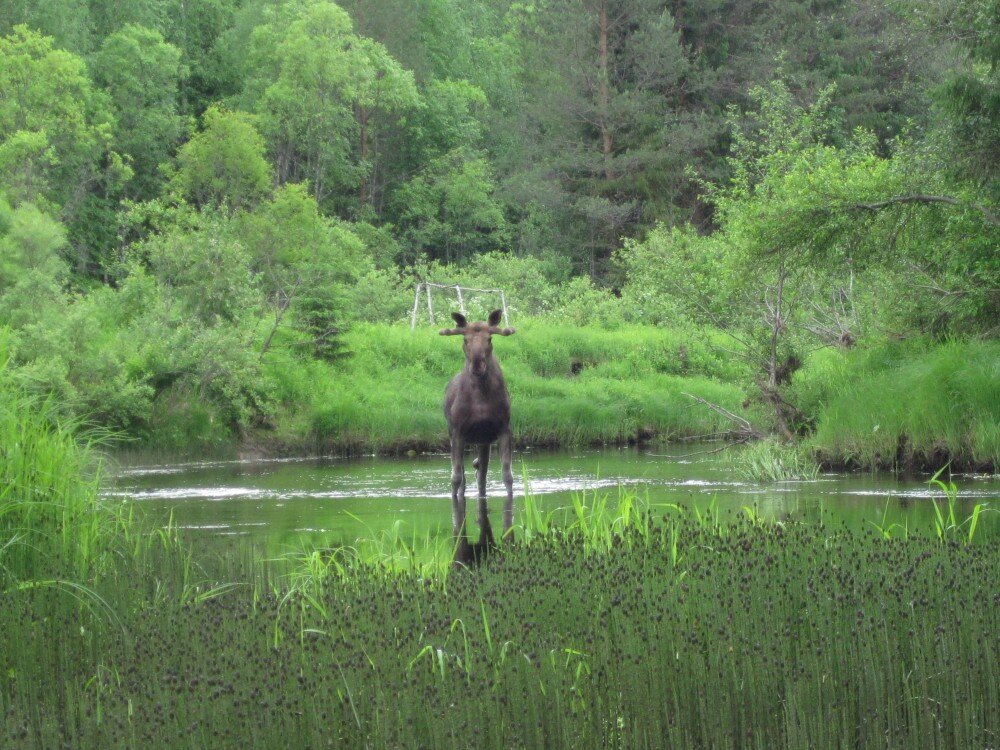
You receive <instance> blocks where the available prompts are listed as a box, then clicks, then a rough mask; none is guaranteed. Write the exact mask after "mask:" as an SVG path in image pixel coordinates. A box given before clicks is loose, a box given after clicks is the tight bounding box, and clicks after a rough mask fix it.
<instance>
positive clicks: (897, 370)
mask: <svg viewBox="0 0 1000 750" xmlns="http://www.w3.org/2000/svg"><path fill="white" fill-rule="evenodd" d="M894 350H896V351H894ZM998 368H1000V349H998V347H997V345H996V344H995V343H975V342H969V343H958V342H955V343H949V344H942V345H938V346H934V347H931V348H929V349H927V350H925V351H920V350H919V349H918V350H916V351H913V350H911V351H909V352H907V351H906V349H902V350H897V348H896V347H886V348H883V349H881V350H879V349H876V350H873V351H872V352H870V353H865V352H859V353H857V354H852V355H850V356H849V357H847V359H846V361H844V362H843V363H837V364H836V365H835V366H832V367H831V366H828V367H827V368H824V370H825V373H824V370H810V369H807V370H806V371H805V372H804V373H803V380H804V381H805V383H810V382H815V381H818V382H819V385H814V386H812V388H813V389H814V390H815V392H816V395H814V396H813V397H812V399H813V403H815V404H816V406H815V407H813V408H815V409H816V412H815V413H816V433H815V435H814V436H813V437H812V438H810V440H809V445H810V446H812V447H813V448H814V449H815V450H816V451H817V452H818V454H819V456H820V458H821V459H823V460H825V461H829V462H833V463H847V464H849V465H857V466H862V467H865V468H894V467H906V466H912V465H914V464H915V465H918V466H924V467H925V466H935V465H940V464H941V463H943V462H944V460H945V457H949V458H951V459H952V460H953V461H956V462H959V463H963V464H971V465H994V466H995V465H997V461H998V460H1000V430H998V425H1000V411H998V404H1000V390H998V384H1000V377H998V375H1000V369H998Z"/></svg>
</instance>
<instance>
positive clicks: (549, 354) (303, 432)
mask: <svg viewBox="0 0 1000 750" xmlns="http://www.w3.org/2000/svg"><path fill="white" fill-rule="evenodd" d="M344 343H345V348H346V349H347V351H348V352H349V353H348V354H347V355H346V356H345V357H344V358H343V359H342V360H340V361H339V362H337V363H334V364H324V363H318V362H307V361H303V360H300V359H295V358H292V357H291V356H290V355H289V354H288V353H284V354H276V355H275V357H273V358H272V359H271V360H270V363H269V367H270V373H271V375H272V377H273V378H274V380H275V382H276V384H277V385H276V392H277V395H278V400H279V401H280V403H282V404H283V406H282V407H281V409H280V413H279V416H278V417H277V419H276V421H277V423H278V424H279V425H280V426H279V428H278V430H276V431H275V432H274V433H272V434H271V435H270V436H265V437H270V438H272V439H275V440H276V441H277V442H279V443H281V442H285V443H287V444H290V445H294V444H296V443H299V444H302V443H303V442H309V441H313V442H314V443H315V444H319V445H325V446H330V447H335V448H355V449H375V450H400V449H406V448H410V447H441V446H443V445H445V444H446V434H447V433H446V426H445V422H444V417H443V415H442V412H441V403H442V400H443V395H444V389H445V386H446V385H447V383H448V381H449V380H450V379H451V378H452V377H453V376H454V375H455V374H456V373H457V372H458V371H459V370H460V369H461V367H462V365H463V363H464V360H463V355H462V350H461V345H460V342H458V341H457V340H456V339H448V338H441V337H440V336H438V335H437V332H436V331H434V330H427V329H418V330H417V331H410V330H409V328H408V327H405V326H375V325H364V326H358V327H356V328H354V329H352V330H351V331H350V332H349V333H348V334H346V335H345V337H344ZM494 351H495V353H496V355H497V358H498V359H499V361H500V364H501V366H502V368H503V370H504V374H505V377H506V379H507V383H508V386H509V389H510V392H511V398H512V400H513V405H514V408H513V429H514V433H515V438H516V439H517V440H518V442H520V443H521V444H528V445H554V444H559V445H568V444H596V443H623V442H628V441H634V440H637V439H645V438H649V437H652V436H662V437H681V436H692V435H703V434H712V433H716V432H720V431H724V430H726V429H728V425H726V424H724V423H723V422H722V421H721V420H720V418H719V417H718V416H717V415H715V414H713V413H711V412H710V411H708V410H706V409H703V408H702V407H699V406H697V405H696V404H694V402H693V401H691V399H689V398H687V397H686V396H684V395H682V394H683V392H685V391H686V392H691V393H694V394H696V395H700V396H702V397H704V398H706V399H708V400H710V401H713V402H717V403H720V404H722V405H724V406H725V407H726V408H728V409H731V410H734V411H738V410H740V409H741V406H740V404H741V403H742V402H743V400H744V397H743V393H742V391H741V390H740V389H739V388H738V387H737V386H734V385H732V384H729V383H725V382H723V381H724V380H731V379H735V378H736V376H737V373H738V372H739V368H740V365H739V364H738V363H734V362H733V361H732V360H731V359H729V358H728V357H727V356H725V355H722V354H720V353H719V352H718V351H717V350H715V349H713V348H711V347H709V346H707V345H706V344H704V343H701V342H700V340H699V339H697V338H696V337H692V336H687V335H685V334H684V333H682V332H676V331H669V330H662V329H658V328H653V327H638V326H634V327H626V328H623V329H622V330H619V331H613V332H611V331H605V330H599V329H587V328H579V327H572V326H554V325H550V324H543V323H541V322H537V321H525V322H524V323H523V324H521V325H519V326H518V332H517V334H516V335H515V336H513V337H509V338H504V339H497V341H496V342H495V343H494Z"/></svg>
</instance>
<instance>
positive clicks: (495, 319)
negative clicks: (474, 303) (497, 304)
mask: <svg viewBox="0 0 1000 750" xmlns="http://www.w3.org/2000/svg"><path fill="white" fill-rule="evenodd" d="M502 315H503V310H494V311H493V312H491V313H490V317H489V319H488V320H487V321H486V322H487V323H488V324H489V325H490V326H491V327H493V328H495V327H496V326H498V325H500V317H501V316H502Z"/></svg>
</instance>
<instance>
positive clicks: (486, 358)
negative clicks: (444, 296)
mask: <svg viewBox="0 0 1000 750" xmlns="http://www.w3.org/2000/svg"><path fill="white" fill-rule="evenodd" d="M451 317H453V318H454V319H455V323H456V324H457V325H458V327H457V328H445V329H444V330H442V331H441V335H442V336H463V337H464V341H463V344H462V349H463V350H464V351H465V367H463V368H462V371H461V372H460V373H458V375H456V376H455V377H454V378H452V381H451V382H450V383H449V384H448V388H447V390H446V391H445V394H444V417H445V419H446V420H448V435H449V437H450V438H451V512H452V523H453V525H454V529H455V542H456V548H455V562H456V563H461V564H466V563H469V562H472V561H473V560H474V559H478V558H480V557H482V556H484V555H485V554H486V552H487V551H488V550H489V549H490V548H491V547H494V546H495V544H496V543H495V542H494V540H493V530H492V529H491V528H490V519H489V515H488V511H487V508H486V469H487V468H488V467H489V463H490V444H491V443H493V442H496V441H499V444H500V462H501V464H502V467H503V483H504V487H506V488H507V499H506V501H505V502H504V506H503V530H504V535H505V536H506V535H507V534H508V532H509V531H510V527H511V525H512V524H513V523H514V475H513V474H511V471H510V453H511V434H510V396H509V395H508V393H507V384H506V383H505V382H504V379H503V373H501V372H500V364H499V363H498V362H497V360H496V358H495V357H494V356H493V343H492V337H493V336H510V335H511V334H512V333H514V329H513V328H499V327H498V324H499V323H500V310H494V311H493V312H491V313H490V317H489V320H488V321H487V322H486V323H483V322H479V321H477V322H475V323H471V324H470V323H468V322H466V320H465V316H464V315H460V314H459V313H452V314H451ZM467 444H472V445H477V446H479V455H478V457H477V458H476V459H475V460H474V461H473V464H472V465H473V466H474V467H475V468H476V482H477V484H478V487H479V543H478V544H477V545H475V547H472V546H470V545H469V539H468V535H467V534H466V529H465V446H466V445H467Z"/></svg>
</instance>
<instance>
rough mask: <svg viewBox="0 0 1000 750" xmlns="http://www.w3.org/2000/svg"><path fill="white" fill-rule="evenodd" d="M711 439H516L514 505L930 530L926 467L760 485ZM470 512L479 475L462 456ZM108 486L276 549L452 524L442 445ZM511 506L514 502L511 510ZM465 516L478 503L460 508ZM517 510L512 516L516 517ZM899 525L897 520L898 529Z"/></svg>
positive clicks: (964, 511)
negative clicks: (532, 445) (611, 503)
mask: <svg viewBox="0 0 1000 750" xmlns="http://www.w3.org/2000/svg"><path fill="white" fill-rule="evenodd" d="M714 449H715V447H714V446H708V447H706V446H700V445H689V444H687V445H672V446H666V447H659V448H622V449H618V448H615V449H603V450H579V451H568V452H549V451H544V452H542V451H537V452H536V451H530V450H529V451H522V452H519V453H517V454H515V457H514V467H513V468H514V475H515V479H514V491H515V498H516V499H515V508H516V509H520V508H521V507H523V494H524V490H525V486H527V487H528V490H529V492H530V493H531V495H532V498H533V499H534V500H535V502H536V503H538V505H540V506H541V507H542V508H543V509H546V510H551V509H557V508H561V507H565V506H568V505H569V504H571V502H572V499H573V495H574V493H585V494H584V498H585V500H584V502H589V501H590V500H588V498H590V499H592V498H593V497H594V496H595V495H594V493H610V496H611V499H612V500H614V499H616V498H617V497H618V496H619V487H624V488H627V489H628V490H630V491H634V492H635V493H637V494H638V495H639V496H640V497H642V498H643V499H648V501H649V502H650V503H651V504H652V505H653V506H654V507H655V506H657V505H660V504H678V505H685V506H690V507H697V508H699V509H705V508H708V507H710V506H712V504H713V503H714V507H717V508H719V509H720V510H721V512H722V514H723V517H725V516H726V515H727V514H729V513H740V512H744V511H743V508H752V509H753V510H754V512H756V513H757V514H759V515H762V516H765V517H770V518H777V519H785V518H791V519H801V520H805V521H810V522H815V521H816V520H818V519H820V518H823V519H824V521H825V522H826V523H828V524H836V525H839V524H840V523H842V522H843V523H846V524H847V525H848V526H851V527H853V528H859V529H860V528H869V529H874V528H875V525H876V524H877V525H881V526H886V525H888V524H890V523H894V522H895V523H900V524H905V525H906V527H907V528H908V529H911V530H913V529H924V530H932V529H933V527H934V518H935V512H934V507H933V502H932V500H933V499H935V498H937V499H938V500H939V504H941V505H942V507H943V503H941V500H942V498H943V496H942V493H941V492H940V491H939V490H936V489H934V488H933V487H931V486H930V485H928V483H927V480H928V479H929V477H927V476H916V477H908V478H899V477H894V476H891V475H888V474H880V475H873V474H867V473H855V474H848V473H828V474H821V475H820V476H819V477H818V478H816V479H815V480H812V481H795V482H778V483H770V484H759V483H754V482H749V481H747V480H745V479H742V478H740V477H739V474H738V472H737V471H736V470H735V469H734V467H733V465H732V460H731V458H730V456H729V455H728V452H725V453H718V452H713V451H714ZM466 471H467V475H468V485H469V488H470V491H469V492H468V495H469V499H470V505H469V508H470V511H473V509H474V496H475V490H474V487H475V478H474V474H473V470H472V464H471V457H470V458H469V459H467V462H466ZM953 481H954V482H955V484H956V485H957V486H958V490H959V503H958V507H957V512H956V515H957V516H958V518H959V519H960V520H961V519H964V518H967V517H968V516H969V514H971V513H972V510H973V507H974V506H975V505H976V504H977V503H983V504H984V505H985V506H986V507H987V508H989V511H988V512H986V513H984V514H983V515H982V516H981V517H980V521H979V527H980V531H977V536H978V535H979V534H980V533H982V534H989V535H990V537H993V536H994V535H995V534H996V533H997V532H1000V512H998V511H1000V476H996V475H977V474H964V475H956V476H955V477H953ZM487 491H488V494H489V496H490V498H491V502H490V508H491V517H492V519H493V522H494V527H498V526H499V525H500V509H501V505H502V497H503V485H502V484H501V482H500V464H499V460H498V458H497V456H496V453H495V452H494V454H493V460H492V462H491V464H490V476H489V485H488V490H487ZM104 494H105V495H106V496H108V497H112V498H122V499H123V500H125V501H128V502H134V503H136V504H138V505H139V506H141V507H142V508H143V509H144V510H146V511H148V512H149V513H150V514H151V515H152V517H153V519H154V520H156V521H158V522H162V523H166V522H167V520H168V519H170V518H171V517H172V519H173V523H174V524H175V525H176V526H177V527H178V528H179V529H181V531H182V534H183V535H184V536H185V537H186V538H188V539H191V540H197V541H199V542H205V543H209V544H212V545H226V544H229V543H232V541H233V540H234V538H243V539H246V540H249V541H251V542H254V543H261V544H262V545H264V546H266V547H267V548H268V549H273V550H275V551H280V550H281V549H282V548H283V547H287V548H289V549H293V548H301V547H302V546H303V544H319V545H331V546H333V545H340V544H351V543H352V542H353V541H354V540H355V539H356V538H358V537H373V536H375V535H377V534H380V533H381V532H383V531H385V530H388V529H390V528H391V527H393V525H394V524H397V523H398V524H399V529H398V530H399V531H400V532H401V533H402V535H403V536H404V537H407V538H409V537H411V536H414V537H416V538H417V539H422V538H425V535H427V534H428V533H429V534H431V535H436V534H448V533H450V524H451V503H450V465H449V458H448V456H447V455H443V454H435V455H419V456H414V457H409V458H408V457H402V458H386V457H368V458H351V459H315V458H311V459H284V460H253V461H206V462H186V463H170V464H161V465H155V464H146V465H138V466H129V467H121V468H120V469H119V470H118V471H116V472H115V473H114V477H113V480H112V482H111V483H110V484H109V486H108V487H107V488H106V489H105V490H104ZM516 512H517V511H515V513H516ZM470 518H474V512H472V513H471V514H470ZM516 522H517V518H516V516H515V523H516ZM898 528H899V527H897V531H896V533H897V534H898V533H899V532H898Z"/></svg>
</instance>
